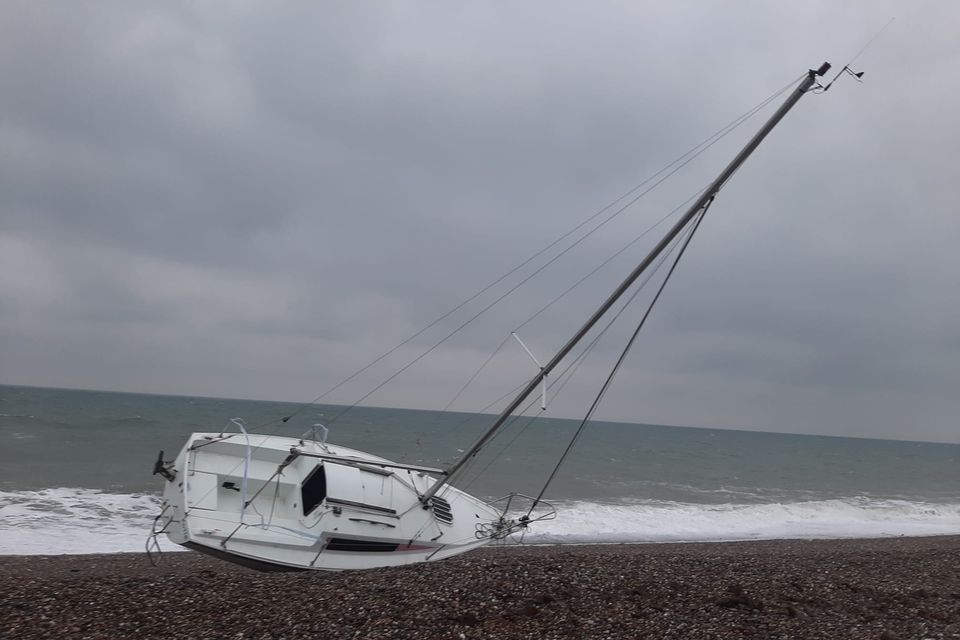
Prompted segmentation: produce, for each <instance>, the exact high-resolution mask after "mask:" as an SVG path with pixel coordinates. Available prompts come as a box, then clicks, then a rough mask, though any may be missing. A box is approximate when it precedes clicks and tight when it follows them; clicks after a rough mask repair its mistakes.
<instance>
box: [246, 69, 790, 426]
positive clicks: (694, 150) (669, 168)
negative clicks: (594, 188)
mask: <svg viewBox="0 0 960 640" xmlns="http://www.w3.org/2000/svg"><path fill="white" fill-rule="evenodd" d="M794 84H796V79H795V80H792V81H791V82H790V83H788V84H786V85H784V87H783V88H781V89H779V90H777V91H776V92H775V93H773V94H771V95H770V96H769V97H767V98H765V99H764V100H763V101H761V102H760V103H758V104H757V105H756V106H754V107H752V108H751V109H749V110H748V111H746V112H745V113H744V114H742V115H741V116H739V117H737V118H735V119H734V120H732V121H731V122H730V123H728V124H727V125H725V126H724V127H722V128H721V129H719V130H718V131H717V132H715V133H714V134H712V135H710V136H708V137H707V138H705V139H704V140H703V141H702V142H700V143H699V144H697V145H695V146H693V147H691V148H690V149H689V150H688V151H686V152H685V153H683V154H681V155H680V156H678V157H677V158H676V159H674V160H673V161H671V162H669V163H668V164H666V165H665V166H664V167H663V168H661V169H660V170H659V171H657V172H656V173H654V174H652V175H650V176H649V177H647V178H646V179H644V180H643V181H642V182H640V183H639V184H638V185H636V186H635V187H633V188H632V189H630V190H629V191H627V192H626V193H624V194H623V195H621V196H620V197H618V198H616V199H615V200H613V201H612V202H610V203H609V204H607V205H606V206H604V207H603V208H601V209H600V210H599V211H597V212H596V213H594V214H592V215H591V216H589V217H588V218H587V219H585V220H584V221H583V222H581V223H579V224H577V225H576V226H575V227H573V228H572V229H570V230H569V231H567V232H565V233H564V234H562V235H561V236H559V237H558V238H556V239H555V240H553V241H552V242H550V243H549V244H548V245H546V246H545V247H543V248H542V249H540V250H539V251H537V252H536V253H534V254H533V255H532V256H530V257H529V258H527V259H526V260H524V261H522V262H521V263H519V264H518V265H517V266H515V267H513V268H512V269H510V270H509V271H507V272H506V273H504V274H503V275H501V276H500V277H498V278H497V279H495V280H494V281H493V282H491V283H490V284H488V285H486V286H485V287H483V288H482V289H480V290H479V291H477V292H476V293H474V294H473V295H471V296H470V297H468V298H467V299H465V300H463V301H462V302H460V303H459V304H457V305H456V306H454V307H453V308H452V309H450V310H449V311H447V312H446V313H444V314H442V315H441V316H439V317H438V318H436V319H435V320H433V321H432V322H430V323H429V324H427V325H426V326H424V327H423V328H422V329H420V330H419V331H417V332H416V333H414V334H412V335H411V336H409V337H408V338H406V339H405V340H403V341H401V342H400V343H398V344H397V345H395V346H393V347H391V348H390V349H388V350H387V351H385V352H384V353H382V354H381V355H379V356H377V357H376V358H374V359H373V360H371V361H370V362H369V363H367V364H366V365H364V366H363V367H361V368H360V369H358V370H356V371H355V372H353V373H352V374H350V375H349V376H347V377H346V378H344V379H343V380H341V381H340V382H338V383H336V384H335V385H333V386H332V387H330V388H329V389H327V390H326V391H324V392H323V393H321V394H320V395H318V396H317V397H316V398H314V399H313V400H311V401H310V402H307V403H303V404H302V405H301V407H300V408H298V409H297V410H295V411H293V412H292V413H290V414H289V415H287V416H285V417H283V418H282V419H280V421H279V422H281V423H285V422H288V421H290V420H291V419H292V418H294V417H295V416H297V415H299V414H300V413H302V412H303V411H305V410H306V409H307V408H309V407H310V406H313V405H315V404H316V403H318V402H319V401H320V400H322V399H323V398H325V397H327V396H328V395H330V394H331V393H333V392H334V391H336V390H337V389H339V388H341V387H342V386H343V385H345V384H347V383H348V382H350V381H351V380H353V379H355V378H356V377H357V376H359V375H360V374H362V373H363V372H365V371H367V370H369V369H370V368H371V367H373V366H374V365H376V364H377V363H379V362H381V361H382V360H384V359H385V358H387V357H388V356H390V355H392V354H393V353H395V352H396V351H397V350H399V349H400V348H401V347H403V346H405V345H406V344H408V343H410V342H411V341H413V340H414V339H416V338H417V337H419V336H421V335H422V334H423V333H425V332H426V331H428V330H429V329H431V328H433V327H435V326H436V325H437V324H439V323H440V322H442V321H443V320H445V319H446V318H448V317H450V316H451V315H453V314H454V313H456V312H457V311H459V310H460V309H462V308H463V307H465V306H466V305H467V304H469V303H470V302H472V301H474V300H476V299H477V298H479V297H480V296H481V295H483V294H484V293H486V292H487V291H489V290H490V289H492V288H493V287H495V286H496V285H498V284H500V283H501V282H503V281H504V280H506V279H507V278H509V277H510V276H511V275H513V274H514V273H516V272H517V271H519V270H520V269H522V268H523V267H525V266H527V265H528V264H530V263H531V262H533V261H534V260H535V259H536V258H538V257H540V256H541V255H543V254H544V253H546V252H547V251H549V250H550V249H552V248H553V247H555V246H557V245H558V244H560V243H561V242H562V241H563V240H565V239H567V238H569V237H570V236H571V235H573V234H574V233H576V232H577V231H578V230H580V229H582V228H583V227H585V226H586V225H587V224H589V223H590V222H592V221H593V220H595V219H596V218H598V217H600V216H601V215H602V214H603V213H605V212H607V211H609V210H610V209H611V208H613V207H614V206H616V204H617V203H619V202H622V201H623V200H624V199H626V198H628V197H630V196H631V195H632V194H634V193H636V192H637V191H638V190H639V189H641V188H642V187H643V186H644V185H647V184H649V183H650V182H651V181H654V180H655V179H656V178H657V177H658V176H661V174H664V173H665V172H666V175H663V176H662V177H661V178H660V179H659V180H656V182H655V183H654V184H653V185H651V186H650V187H649V188H647V189H646V190H644V191H643V192H641V193H640V194H639V195H637V196H635V197H633V198H632V199H631V200H630V201H629V202H628V203H627V204H626V205H624V206H623V207H621V208H619V209H618V210H617V211H615V212H614V213H613V214H612V215H611V216H609V217H608V218H607V219H605V220H604V221H603V222H602V223H600V224H598V225H596V226H595V227H594V228H593V229H592V230H591V231H590V232H588V233H587V234H585V235H584V236H582V237H581V238H580V239H578V240H577V241H576V242H574V244H572V245H571V246H569V247H567V248H566V249H564V250H563V251H562V252H561V253H560V254H558V255H557V256H555V257H554V258H552V259H551V260H550V261H548V262H547V263H546V264H544V265H543V266H542V267H540V268H539V269H537V270H536V271H534V273H533V274H531V276H529V277H527V278H526V279H524V280H522V281H521V282H520V284H519V285H517V286H516V287H514V288H512V289H510V290H509V291H508V292H507V294H505V295H503V296H501V297H499V298H497V299H496V300H495V301H494V303H493V304H496V303H498V302H500V301H501V300H502V299H503V298H505V297H506V296H507V295H509V294H510V293H512V292H513V291H515V290H516V288H518V287H519V286H520V285H522V284H525V283H526V282H527V281H528V280H529V279H530V278H531V277H533V276H535V275H536V274H538V273H539V272H540V271H542V270H543V269H544V268H546V267H547V266H549V265H550V264H552V263H553V262H554V261H556V259H558V258H559V257H560V256H562V255H563V254H565V253H566V252H568V251H569V250H571V249H572V248H573V247H575V246H576V245H578V244H580V242H582V241H583V240H584V239H585V238H586V237H588V236H589V235H591V234H592V233H594V232H596V231H597V230H598V229H599V228H600V227H602V226H604V225H605V224H606V223H607V222H609V221H610V220H612V219H613V218H615V217H617V216H618V215H620V214H621V213H623V211H625V210H626V209H627V208H628V207H630V206H631V205H633V204H634V203H635V202H636V201H637V200H639V199H640V198H642V197H643V196H645V195H646V194H647V193H649V192H650V191H652V190H653V189H655V188H656V187H657V186H659V185H660V184H662V183H663V182H664V181H665V180H666V179H667V178H669V177H671V176H672V175H673V174H675V173H676V172H677V171H679V170H680V169H681V168H683V167H684V166H686V165H687V164H689V163H690V162H691V161H693V160H694V159H695V158H696V157H698V156H699V155H701V154H702V153H703V152H705V151H706V150H707V149H709V148H710V147H711V146H713V145H714V144H716V143H717V142H719V140H720V139H722V138H723V137H725V136H726V135H728V134H729V133H731V132H732V131H733V130H735V129H736V128H738V127H739V126H740V125H742V124H743V123H744V122H745V121H746V120H747V119H749V118H750V117H752V116H753V115H755V114H756V113H757V112H758V111H760V110H761V109H763V108H764V107H765V106H767V105H768V104H769V103H770V102H772V101H773V100H775V99H776V98H777V97H778V96H780V95H781V94H782V93H783V92H784V91H786V90H788V89H789V88H791V87H792V86H793V85H794ZM688 156H689V157H688ZM675 165H677V166H675ZM493 304H491V305H488V306H487V307H484V309H482V310H481V312H480V313H478V314H477V315H475V316H473V317H471V318H470V319H469V320H468V321H467V322H465V323H464V324H462V325H460V326H459V327H457V329H456V330H455V331H454V332H453V333H452V334H450V335H448V336H446V337H445V338H444V339H443V340H441V341H440V342H439V343H437V344H435V345H434V346H433V347H431V348H430V349H428V350H427V351H426V352H425V353H423V354H421V356H419V357H418V358H416V359H415V360H413V361H411V362H409V363H408V364H407V365H406V366H405V367H403V368H402V369H400V370H399V371H397V372H396V373H395V374H394V375H392V376H391V377H390V378H388V379H387V380H386V381H384V382H383V383H381V384H380V385H378V386H377V387H375V388H374V389H373V390H372V391H370V392H368V393H367V394H366V395H364V396H363V397H362V398H360V399H359V400H357V401H356V402H355V403H353V404H352V405H350V406H349V407H348V410H349V409H352V408H354V407H355V406H357V405H358V404H359V403H360V402H362V401H363V400H365V399H366V398H367V397H369V396H370V395H372V393H374V392H376V391H377V390H379V389H380V388H382V386H384V385H385V384H386V383H388V382H389V381H391V380H392V379H393V378H394V377H396V375H399V374H400V373H402V372H403V371H405V370H406V369H407V368H409V366H412V365H413V364H415V363H416V362H417V361H419V360H420V359H422V357H424V356H426V355H427V354H428V353H430V351H432V350H433V349H435V348H436V347H438V346H440V344H442V343H443V342H445V341H446V340H447V339H449V337H451V336H452V335H454V334H455V333H457V332H459V331H460V330H461V329H463V327H465V326H466V325H467V324H470V323H471V322H472V321H473V320H475V319H476V318H477V317H479V316H480V315H482V314H483V313H484V312H486V311H487V310H489V308H490V307H492V306H493ZM343 413H344V412H341V413H340V414H337V416H336V417H335V418H334V420H333V421H335V420H336V419H337V418H340V417H342V415H343ZM333 421H331V422H333ZM272 422H273V421H271V422H268V423H266V424H271V423H272ZM263 426H265V425H263Z"/></svg>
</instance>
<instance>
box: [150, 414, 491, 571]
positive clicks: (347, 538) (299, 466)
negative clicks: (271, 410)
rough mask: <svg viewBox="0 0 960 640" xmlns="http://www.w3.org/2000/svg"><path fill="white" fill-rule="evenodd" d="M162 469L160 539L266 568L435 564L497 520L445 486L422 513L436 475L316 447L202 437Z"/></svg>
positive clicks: (470, 545)
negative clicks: (162, 534) (431, 562)
mask: <svg viewBox="0 0 960 640" xmlns="http://www.w3.org/2000/svg"><path fill="white" fill-rule="evenodd" d="M164 469H165V470H166V472H167V473H166V474H164V475H165V476H166V477H167V482H166V483H165V488H164V494H163V499H164V502H163V510H162V512H161V515H160V517H159V518H158V522H157V527H156V528H155V531H158V532H163V533H165V534H166V535H167V537H168V538H169V539H170V540H171V541H173V542H175V543H177V544H180V545H184V546H186V547H188V548H191V549H195V550H197V551H201V552H204V553H208V554H211V555H215V556H217V557H220V558H223V559H226V560H230V561H233V562H237V563H240V564H245V565H248V566H253V567H255V568H259V569H277V570H297V569H316V570H328V571H339V570H347V569H369V568H373V567H384V566H394V565H402V564H411V563H415V562H425V561H428V560H440V559H443V558H447V557H450V556H453V555H457V554H460V553H464V552H466V551H470V550H471V549H475V548H477V547H480V546H483V545H485V544H487V543H488V542H490V541H491V539H493V538H492V537H491V531H495V530H497V528H498V523H499V524H502V520H501V517H500V516H501V514H500V513H499V512H498V511H497V510H496V509H494V508H493V507H491V506H489V505H488V504H486V503H484V502H482V501H481V500H478V499H477V498H474V497H473V496H470V495H468V494H466V493H464V492H462V491H460V490H458V489H456V488H454V487H451V486H449V485H447V486H444V487H443V489H442V490H441V491H440V493H439V494H438V495H437V496H436V497H435V498H434V500H433V502H432V503H431V505H430V507H429V508H425V507H424V506H423V504H422V502H421V500H420V496H421V495H422V494H423V493H424V492H425V491H426V490H427V489H428V488H429V487H430V486H431V485H432V484H433V483H434V482H435V479H434V478H433V477H431V476H430V475H428V474H427V473H426V472H425V471H424V470H423V469H422V468H419V467H416V466H411V465H401V464H397V463H393V462H391V461H389V460H385V459H383V458H379V457H377V456H372V455H370V454H367V453H363V452H361V451H356V450H353V449H347V448H345V447H338V446H335V445H326V444H322V443H318V442H314V441H312V440H306V441H304V440H299V439H297V438H287V437H281V436H264V435H250V436H244V435H243V434H218V433H196V434H193V435H192V436H191V437H190V438H189V440H188V441H187V444H186V445H185V446H184V448H183V450H182V451H180V453H179V455H178V456H177V458H176V459H175V460H174V461H173V462H172V463H170V464H167V465H164ZM171 478H172V479H171ZM436 498H439V500H437V499H436Z"/></svg>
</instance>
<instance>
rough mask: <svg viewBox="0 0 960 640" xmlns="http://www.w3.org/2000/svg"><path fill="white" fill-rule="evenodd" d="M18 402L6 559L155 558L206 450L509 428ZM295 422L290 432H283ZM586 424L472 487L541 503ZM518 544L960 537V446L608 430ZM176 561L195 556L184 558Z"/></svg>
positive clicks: (47, 392) (543, 434)
mask: <svg viewBox="0 0 960 640" xmlns="http://www.w3.org/2000/svg"><path fill="white" fill-rule="evenodd" d="M344 409H345V407H340V406H334V405H309V406H304V405H298V404H291V403H284V402H269V401H254V400H231V399H220V398H204V397H186V396H162V395H143V394H133V393H116V392H106V391H79V390H65V389H47V388H35V387H17V386H0V554H15V555H33V554H89V553H114V552H136V551H143V549H144V545H145V541H146V539H147V536H148V534H149V532H150V528H151V523H152V521H153V518H154V516H155V515H156V514H157V513H158V511H159V503H160V491H161V489H162V485H163V482H164V481H163V479H162V478H160V477H159V476H154V475H152V469H153V464H154V461H155V460H156V459H157V456H158V455H159V452H160V451H163V452H164V454H163V455H164V457H165V458H167V459H172V458H173V457H175V454H176V452H177V451H178V450H179V449H180V448H181V447H182V446H183V445H184V443H185V442H186V440H187V438H188V436H189V434H191V433H193V432H211V431H214V432H219V431H221V430H228V431H229V430H235V429H236V427H235V426H233V424H232V423H231V419H233V418H237V417H239V418H242V419H243V421H244V423H245V424H246V425H247V429H248V431H250V432H251V433H277V434H280V435H291V436H300V435H301V434H303V433H305V432H307V431H309V430H310V429H311V428H312V427H313V425H315V424H324V425H325V426H326V427H327V428H328V429H329V437H328V439H329V441H330V442H332V443H336V444H340V445H344V446H347V447H352V448H356V449H360V450H364V451H368V452H370V453H374V454H377V455H381V456H384V457H386V458H390V459H393V460H395V461H402V462H409V463H414V464H423V465H426V466H443V465H447V464H450V463H452V462H454V461H455V460H456V459H457V458H458V457H459V456H460V455H462V453H463V450H464V449H465V448H467V447H468V446H469V444H470V443H472V442H473V441H474V440H475V439H476V438H477V437H478V435H479V434H481V433H482V432H483V431H484V430H485V428H486V427H487V426H489V424H490V422H491V421H492V416H489V415H482V414H465V413H453V412H439V411H419V410H410V409H389V408H375V407H355V408H352V409H350V410H348V411H344ZM291 414H293V415H294V417H293V418H291V419H290V420H289V421H288V422H283V421H282V420H281V418H283V417H285V416H289V415H291ZM578 424H579V422H578V421H573V420H563V419H557V418H545V417H542V416H541V417H536V418H525V417H521V418H518V419H516V420H514V421H513V422H512V423H511V424H510V425H509V426H508V428H506V429H505V430H504V431H503V432H502V434H501V435H498V436H497V438H495V439H494V440H493V442H492V443H491V444H490V445H489V446H488V447H487V448H486V449H484V451H483V452H482V453H481V455H480V456H478V457H477V458H476V459H475V461H474V462H473V463H471V465H470V466H469V467H468V468H467V470H466V472H465V473H463V474H462V475H461V477H460V478H458V480H457V481H456V482H455V483H454V484H455V485H456V486H458V487H459V488H461V489H464V490H466V491H468V492H470V493H472V494H474V495H476V496H479V497H484V498H490V499H495V498H499V497H501V496H505V495H508V494H510V493H512V492H519V493H522V494H527V495H537V494H538V493H539V492H540V491H541V490H542V489H543V488H544V485H545V482H546V480H547V478H548V476H549V474H550V472H551V471H552V470H553V469H554V467H555V466H556V464H557V461H558V460H559V458H560V456H561V454H562V452H563V450H564V448H565V447H566V446H567V444H568V443H569V442H570V439H571V437H572V436H573V433H574V431H575V430H576V428H577V426H578ZM544 499H545V500H547V501H548V502H549V503H550V504H551V505H553V507H555V508H556V511H557V517H556V518H555V519H553V520H547V521H542V522H537V523H535V524H534V525H533V526H532V527H531V528H530V529H529V530H528V531H527V532H526V534H525V535H524V536H523V539H522V540H521V539H519V538H518V539H514V540H512V541H511V542H512V543H518V544H556V543H572V544H577V543H624V542H681V541H720V540H756V539H775V538H848V537H887V536H926V535H943V534H958V533H960V445H953V444H934V443H923V442H905V441H891V440H869V439H859V438H841V437H823V436H809V435H787V434H780V433H762V432H752V431H733V430H719V429H704V428H688V427H673V426H661V425H649V424H624V423H614V422H593V423H590V424H588V425H587V426H586V428H585V429H584V431H583V434H582V435H581V437H580V438H579V439H578V440H577V443H576V445H575V447H574V448H573V449H572V451H571V453H570V455H569V456H568V457H567V458H566V460H565V461H564V463H563V464H562V465H561V466H560V468H559V470H558V471H557V474H556V477H555V479H554V480H553V482H551V483H550V484H549V486H548V487H547V490H546V492H545V494H544ZM161 546H162V548H163V549H164V550H171V551H172V550H175V549H178V547H177V546H176V545H173V544H172V543H169V542H168V541H166V540H162V541H161Z"/></svg>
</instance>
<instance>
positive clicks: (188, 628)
mask: <svg viewBox="0 0 960 640" xmlns="http://www.w3.org/2000/svg"><path fill="white" fill-rule="evenodd" d="M0 638H4V639H5V640H13V639H15V638H91V639H93V638H137V639H145V638H234V639H238V640H239V639H240V638H256V639H260V638H262V639H268V638H269V639H279V638H287V639H294V638H324V639H328V638H329V639H333V638H371V639H373V638H411V639H415V638H438V639H439V638H452V639H465V638H538V639H539V638H657V639H661V638H677V639H680V638H683V639H697V638H758V639H759V638H763V639H767V638H804V639H814V638H824V639H830V640H836V639H838V638H851V639H854V638H856V639H859V638H863V639H871V640H897V639H900V640H907V639H923V638H935V639H939V638H960V537H933V538H895V539H879V540H819V541H798V540H777V541H762V542H755V541H754V542H731V543H702V544H700V543H698V544H655V545H650V544H647V545H584V546H501V547H493V548H486V549H482V550H480V551H475V552H473V553H471V554H468V555H464V556H461V557H458V558H454V559H452V560H447V561H443V562H436V563H429V564H417V565H409V566H404V567H397V568H389V569H375V570H370V571H362V572H348V573H321V572H295V573H259V572H256V571H253V570H250V569H245V568H242V567H239V566H235V565H232V564H228V563H225V562H222V561H219V560H216V559H213V558H209V557H206V556H203V555H200V554H197V553H194V552H182V553H180V552H178V553H167V554H164V556H163V557H162V560H161V562H160V564H159V566H156V567H155V566H152V565H151V564H150V563H149V562H148V561H147V558H146V556H145V555H142V554H113V555H78V556H0Z"/></svg>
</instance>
